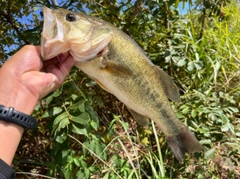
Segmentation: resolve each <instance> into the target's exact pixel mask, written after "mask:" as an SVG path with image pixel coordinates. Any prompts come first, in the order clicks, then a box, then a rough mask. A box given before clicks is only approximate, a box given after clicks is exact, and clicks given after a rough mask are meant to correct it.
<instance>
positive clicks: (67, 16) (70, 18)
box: [66, 13, 76, 22]
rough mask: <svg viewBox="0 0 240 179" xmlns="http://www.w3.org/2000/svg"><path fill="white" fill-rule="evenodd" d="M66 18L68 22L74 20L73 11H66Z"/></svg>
mask: <svg viewBox="0 0 240 179" xmlns="http://www.w3.org/2000/svg"><path fill="white" fill-rule="evenodd" d="M66 20H67V21H69V22H73V21H75V20H76V17H75V15H74V14H73V13H68V14H67V15H66Z"/></svg>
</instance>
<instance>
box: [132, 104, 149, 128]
mask: <svg viewBox="0 0 240 179" xmlns="http://www.w3.org/2000/svg"><path fill="white" fill-rule="evenodd" d="M128 110H129V112H130V113H131V115H132V117H133V118H134V119H135V120H136V121H137V122H138V123H139V124H141V125H142V126H147V125H148V124H149V118H148V117H145V116H143V115H141V114H139V113H137V112H136V111H134V110H132V109H130V108H128Z"/></svg>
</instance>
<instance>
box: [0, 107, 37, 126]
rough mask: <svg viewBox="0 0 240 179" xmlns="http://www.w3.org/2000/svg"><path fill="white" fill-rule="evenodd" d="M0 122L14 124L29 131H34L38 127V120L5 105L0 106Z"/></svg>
mask: <svg viewBox="0 0 240 179" xmlns="http://www.w3.org/2000/svg"><path fill="white" fill-rule="evenodd" d="M0 120H4V121H7V122H12V123H15V124H18V125H20V126H22V127H23V128H28V129H34V128H35V127H36V126H37V120H36V119H35V118H34V117H32V116H29V115H27V114H24V113H22V112H19V111H16V110H14V108H13V107H9V108H7V107H5V106H3V105H0Z"/></svg>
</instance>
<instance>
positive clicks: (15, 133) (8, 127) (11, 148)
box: [0, 67, 38, 165]
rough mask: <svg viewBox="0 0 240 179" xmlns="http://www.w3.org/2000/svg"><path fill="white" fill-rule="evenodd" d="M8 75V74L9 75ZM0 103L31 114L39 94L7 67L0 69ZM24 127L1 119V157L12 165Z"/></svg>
mask: <svg viewBox="0 0 240 179" xmlns="http://www.w3.org/2000/svg"><path fill="white" fill-rule="evenodd" d="M6 74H7V75H8V76H7V75H6ZM0 81H1V84H0V105H4V106H5V107H13V108H14V109H15V110H17V111H20V112H22V113H25V114H28V115H31V113H32V111H33V110H34V107H35V105H36V103H37V101H38V96H36V95H34V94H32V93H31V92H30V91H29V90H27V89H25V86H24V85H21V84H20V83H19V82H18V81H17V80H16V79H15V78H14V77H11V76H9V72H7V69H6V68H4V67H3V68H1V69H0ZM23 131H24V129H23V128H22V127H21V126H19V125H17V124H14V123H11V122H5V121H3V120H2V119H0V158H1V159H2V160H3V161H5V162H6V163H7V164H9V165H11V163H12V160H13V157H14V155H15V152H16V150H17V147H18V144H19V142H20V140H21V138H22V134H23Z"/></svg>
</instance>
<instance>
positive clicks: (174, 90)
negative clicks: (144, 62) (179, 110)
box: [156, 67, 180, 102]
mask: <svg viewBox="0 0 240 179" xmlns="http://www.w3.org/2000/svg"><path fill="white" fill-rule="evenodd" d="M156 70H157V72H158V74H159V78H160V81H161V83H162V87H163V90H164V92H165V94H166V95H167V97H168V98H169V99H171V100H172V101H175V102H179V101H180V94H179V89H178V87H177V85H176V84H175V83H174V82H173V80H172V78H171V77H170V76H169V75H168V74H167V73H166V72H164V71H163V70H162V69H161V68H158V67H156Z"/></svg>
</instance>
